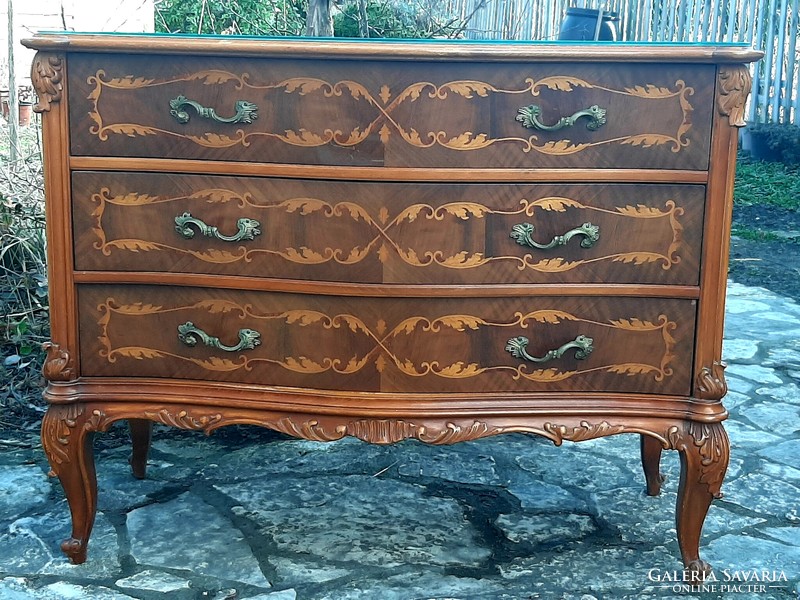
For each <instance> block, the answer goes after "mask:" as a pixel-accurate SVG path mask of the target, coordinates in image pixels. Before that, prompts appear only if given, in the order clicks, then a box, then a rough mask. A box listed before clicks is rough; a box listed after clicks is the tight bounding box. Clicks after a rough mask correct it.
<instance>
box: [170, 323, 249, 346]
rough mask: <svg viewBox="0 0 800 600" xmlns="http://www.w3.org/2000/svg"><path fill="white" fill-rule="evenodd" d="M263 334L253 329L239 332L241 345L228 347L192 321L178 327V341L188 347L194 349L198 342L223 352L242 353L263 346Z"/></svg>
mask: <svg viewBox="0 0 800 600" xmlns="http://www.w3.org/2000/svg"><path fill="white" fill-rule="evenodd" d="M260 338H261V334H260V333H258V332H257V331H255V330H253V329H240V330H239V343H238V344H236V345H235V346H226V345H225V344H223V343H222V342H221V341H220V340H219V338H218V337H214V336H212V335H208V334H207V333H206V332H205V331H203V330H202V329H198V328H197V327H195V326H194V323H192V322H191V321H186V323H184V324H183V325H178V339H179V340H180V341H181V342H183V343H184V344H186V345H187V346H190V347H194V346H196V345H197V342H203V343H204V344H205V345H206V346H211V347H212V348H216V349H217V350H222V351H223V352H241V351H242V350H252V349H253V348H255V347H256V346H259V345H261V339H260Z"/></svg>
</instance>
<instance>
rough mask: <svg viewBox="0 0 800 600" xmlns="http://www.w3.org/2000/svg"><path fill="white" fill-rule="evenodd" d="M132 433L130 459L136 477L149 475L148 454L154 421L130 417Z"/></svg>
mask: <svg viewBox="0 0 800 600" xmlns="http://www.w3.org/2000/svg"><path fill="white" fill-rule="evenodd" d="M128 428H129V429H130V433H131V445H132V450H131V457H130V460H129V461H128V462H129V463H130V465H131V472H132V473H133V476H134V477H135V478H136V479H144V478H145V477H146V476H147V455H148V454H149V453H150V440H151V439H152V437H153V422H152V421H150V420H147V419H128Z"/></svg>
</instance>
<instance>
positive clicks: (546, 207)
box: [92, 188, 684, 273]
mask: <svg viewBox="0 0 800 600" xmlns="http://www.w3.org/2000/svg"><path fill="white" fill-rule="evenodd" d="M187 200H189V201H196V202H198V203H199V202H202V203H205V204H218V203H228V202H236V203H237V204H238V205H239V207H240V208H245V207H247V208H248V210H249V211H250V212H249V213H248V214H250V213H255V211H259V210H273V211H283V212H286V213H297V214H299V215H301V216H307V215H311V214H319V215H323V216H324V217H325V218H327V219H347V220H350V221H352V222H353V223H354V224H357V223H365V224H366V225H367V226H368V227H369V230H370V231H371V233H369V237H365V230H364V229H363V228H355V227H354V228H353V230H352V233H351V234H349V235H348V236H347V238H346V239H347V240H353V241H352V244H350V245H348V247H338V248H335V247H332V246H329V245H324V246H319V247H317V248H312V247H309V246H305V245H304V246H300V247H298V248H280V249H278V248H273V249H270V248H263V247H261V248H259V247H247V246H245V245H241V246H239V247H238V248H237V249H236V250H235V251H230V250H220V249H217V248H208V249H204V250H198V249H192V248H189V247H180V246H174V245H171V244H164V243H159V242H153V241H149V240H143V239H136V238H124V239H113V240H109V239H108V236H107V234H106V231H105V229H104V226H103V216H104V214H105V212H106V207H107V205H109V204H110V205H114V206H120V207H137V206H146V205H154V204H167V203H170V202H176V201H182V202H184V201H187ZM92 201H93V202H94V203H95V204H96V207H95V209H94V210H93V211H92V218H93V219H94V226H93V228H92V231H93V232H94V233H95V235H96V236H97V241H95V243H94V248H96V249H97V250H100V252H102V253H103V255H104V256H110V255H111V253H112V251H114V250H117V249H118V250H125V251H129V252H152V251H172V252H178V253H181V254H187V255H191V256H193V257H195V258H197V259H199V260H201V261H203V262H207V263H212V264H227V263H235V262H238V261H245V262H250V261H252V260H253V259H254V258H255V257H256V256H258V255H265V254H266V255H271V256H276V257H279V258H281V259H283V260H286V261H288V262H292V263H297V264H304V265H318V264H324V263H329V262H335V263H338V264H341V265H353V264H357V263H360V262H361V261H363V260H364V259H365V258H367V257H368V256H370V255H371V254H372V253H373V252H376V253H377V256H378V258H379V260H380V261H381V262H386V261H387V260H388V257H389V252H390V251H393V252H394V253H395V254H396V255H397V256H398V257H400V259H401V260H402V261H403V262H405V263H406V264H409V265H411V266H414V267H428V266H431V265H438V266H441V267H445V268H448V269H472V268H478V267H483V266H484V265H488V264H490V263H501V262H505V263H512V264H514V265H515V266H516V268H517V269H519V270H520V271H525V270H528V269H530V270H533V271H537V272H542V273H560V272H565V271H571V270H572V269H575V268H578V267H583V266H585V265H590V264H592V263H597V262H602V261H611V262H621V263H628V264H633V265H642V264H646V263H660V264H661V267H662V268H663V269H664V270H669V269H670V268H671V267H672V266H673V265H675V264H677V263H679V262H680V256H679V254H678V251H679V249H680V247H681V244H682V234H683V225H682V224H681V222H680V220H679V217H681V216H682V215H683V214H684V209H683V208H682V207H679V206H677V205H676V203H675V201H674V200H667V201H666V202H665V205H664V208H657V207H654V206H647V205H645V204H641V203H640V204H637V205H635V206H634V205H631V204H627V205H625V206H618V207H614V208H613V209H606V208H600V207H597V206H591V205H588V204H583V203H581V202H579V201H578V200H574V199H572V198H565V197H559V196H552V197H546V198H540V199H537V200H528V199H526V198H522V199H520V201H519V208H517V209H514V210H502V209H499V208H492V207H490V206H487V205H486V204H481V203H479V202H450V203H447V204H442V205H440V206H432V205H430V204H423V203H417V204H412V205H410V206H408V207H406V208H404V209H403V210H401V211H400V212H398V213H397V214H396V215H395V216H394V217H392V216H391V215H390V213H389V210H388V209H387V208H386V207H382V208H381V209H380V210H379V211H378V215H377V216H373V215H372V214H370V212H369V211H368V210H367V209H365V208H363V207H362V206H360V205H359V204H358V203H356V202H337V203H331V202H327V201H325V200H321V199H318V198H310V197H304V198H290V199H288V200H284V201H282V202H277V203H272V204H265V203H262V202H257V201H255V200H254V198H253V197H252V195H251V194H249V193H237V192H234V191H231V190H227V189H221V188H215V189H204V190H198V191H196V192H194V193H192V194H191V195H186V196H171V197H170V196H158V195H151V194H146V193H138V192H131V193H128V194H125V195H115V196H111V195H110V190H109V189H108V188H102V189H101V190H100V192H99V193H96V194H93V195H92ZM568 210H574V211H589V212H590V213H602V214H607V215H613V216H615V217H619V218H623V219H663V220H665V221H666V222H667V223H668V227H669V231H670V232H671V236H672V237H671V241H670V242H669V246H668V247H667V248H665V249H663V250H662V251H656V250H650V249H638V250H633V251H628V252H617V253H612V254H601V255H599V256H592V257H591V258H585V259H578V260H567V259H566V258H564V257H558V256H555V257H547V258H541V253H538V252H537V253H535V254H533V253H525V254H523V255H522V256H518V255H514V254H509V255H498V256H487V255H486V254H485V253H483V252H476V251H474V249H472V250H471V249H464V250H461V251H459V252H455V253H453V252H444V251H442V250H440V249H427V250H417V249H414V248H408V247H404V246H403V245H401V242H398V241H397V240H396V239H394V238H393V237H392V236H393V230H394V229H395V228H398V227H400V226H404V227H408V225H409V224H413V223H414V222H417V223H425V222H430V221H442V222H444V221H445V219H451V220H452V219H456V220H460V221H469V220H470V219H484V218H486V216H487V215H511V216H515V215H518V216H520V217H533V216H539V215H538V214H537V212H538V211H541V213H563V212H566V211H568ZM267 219H268V218H267ZM583 220H584V219H583V216H580V217H577V216H576V218H575V222H576V223H578V222H583ZM449 227H450V225H449V224H448V228H449ZM451 236H452V233H450V234H447V233H446V232H443V234H442V239H445V238H447V239H449V238H450V237H451ZM416 239H425V236H422V235H421V236H417V238H416ZM312 241H313V238H312ZM635 241H637V243H641V242H640V241H639V240H635ZM509 247H510V248H513V249H514V250H515V251H517V253H518V252H519V247H518V246H517V245H516V244H512V243H509Z"/></svg>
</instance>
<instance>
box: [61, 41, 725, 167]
mask: <svg viewBox="0 0 800 600" xmlns="http://www.w3.org/2000/svg"><path fill="white" fill-rule="evenodd" d="M714 81H715V69H714V67H713V66H710V65H674V64H673V65H670V64H666V65H655V64H633V65H631V64H625V65H622V64H605V63H596V64H591V63H589V64H587V63H581V64H571V63H564V64H558V63H500V64H494V63H475V62H473V63H449V64H445V63H438V62H430V63H425V62H413V63H412V62H403V61H393V62H380V61H354V60H349V61H347V60H301V59H264V58H262V59H253V58H219V57H202V58H192V57H183V56H181V57H177V56H137V55H123V54H99V55H98V54H73V55H71V56H70V59H69V106H70V120H71V151H72V154H73V155H85V156H128V157H154V158H159V157H167V158H186V159H205V160H224V161H247V162H267V163H294V164H309V165H353V166H374V167H381V166H386V167H419V168H430V167H444V168H446V167H461V168H464V167H477V168H499V167H505V168H538V167H542V168H560V167H565V168H567V167H569V168H580V167H587V168H598V167H600V168H611V167H614V168H658V169H689V170H706V169H707V168H708V152H709V143H710V133H711V120H712V108H713V90H714Z"/></svg>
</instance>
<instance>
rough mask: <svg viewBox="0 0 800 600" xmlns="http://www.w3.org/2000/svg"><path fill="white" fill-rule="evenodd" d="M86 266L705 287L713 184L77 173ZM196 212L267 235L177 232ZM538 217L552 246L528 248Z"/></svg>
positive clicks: (79, 239) (228, 228)
mask: <svg viewBox="0 0 800 600" xmlns="http://www.w3.org/2000/svg"><path fill="white" fill-rule="evenodd" d="M72 185H73V188H72V195H73V227H74V232H75V233H74V237H75V249H76V253H75V254H76V269H80V270H85V271H91V270H97V271H101V270H128V271H143V270H146V271H164V272H180V273H208V274H221V275H239V276H241V275H247V276H252V277H280V278H290V279H309V280H313V281H343V282H354V283H397V284H480V283H493V284H497V283H559V282H564V283H595V282H597V283H600V282H604V283H640V284H641V283H644V284H662V285H663V284H670V283H672V284H678V285H697V283H698V278H699V270H700V269H699V259H700V247H701V239H702V238H701V235H702V232H701V227H702V223H703V209H704V199H705V189H704V188H703V187H701V186H671V185H641V184H639V185H633V184H631V185H552V184H550V185H547V184H535V185H512V184H507V185H502V184H493V185H490V184H485V183H483V184H461V185H457V184H441V183H437V184H433V183H428V184H425V183H419V182H417V183H385V182H353V181H315V180H291V179H264V178H258V179H256V178H232V177H201V176H176V175H174V174H171V175H161V174H151V173H119V172H74V173H73V176H72ZM187 213H188V214H190V215H191V216H192V217H193V218H198V219H200V220H201V221H202V222H204V223H206V224H208V225H213V226H216V227H218V228H219V229H220V231H221V232H222V233H223V235H228V236H231V235H232V234H235V233H236V232H237V221H238V220H239V219H241V218H249V219H255V220H257V221H258V230H259V233H258V235H257V236H255V237H254V238H253V239H247V240H242V241H236V242H230V241H226V240H224V239H219V238H213V237H212V238H209V237H206V236H203V235H201V234H200V231H199V229H198V228H197V226H190V230H191V235H193V237H191V239H186V238H185V236H183V235H181V234H180V233H179V232H177V231H176V218H177V217H180V215H184V214H187ZM525 223H529V224H530V225H532V226H533V233H532V238H533V240H534V241H536V242H537V243H541V244H545V245H546V244H548V243H550V242H552V240H553V239H555V238H556V237H557V236H561V235H564V234H566V233H567V232H569V231H571V230H574V229H575V228H580V226H581V225H583V224H584V223H589V224H591V226H594V227H597V235H598V238H599V239H597V240H596V241H595V242H593V243H592V244H591V246H590V247H588V248H587V247H583V245H582V243H583V242H585V240H586V236H585V235H576V236H575V237H574V238H573V239H571V240H570V241H569V242H568V243H567V244H565V245H563V246H556V247H554V248H549V249H540V248H535V247H533V248H532V247H530V246H523V245H520V244H519V243H517V242H515V240H514V239H512V237H511V233H512V231H513V230H514V226H515V225H519V224H525Z"/></svg>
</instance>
